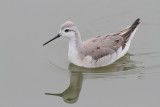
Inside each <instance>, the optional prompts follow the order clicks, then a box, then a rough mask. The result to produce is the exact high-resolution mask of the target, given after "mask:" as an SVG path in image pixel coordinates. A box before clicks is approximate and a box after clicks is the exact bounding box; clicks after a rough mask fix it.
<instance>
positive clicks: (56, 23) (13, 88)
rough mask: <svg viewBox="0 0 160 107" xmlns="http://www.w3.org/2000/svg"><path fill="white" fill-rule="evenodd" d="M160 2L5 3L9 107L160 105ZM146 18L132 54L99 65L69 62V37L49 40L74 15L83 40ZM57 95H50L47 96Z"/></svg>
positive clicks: (4, 105)
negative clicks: (89, 67) (113, 61)
mask: <svg viewBox="0 0 160 107" xmlns="http://www.w3.org/2000/svg"><path fill="white" fill-rule="evenodd" d="M159 4H160V2H159V1H158V0H148V1H146V0H141V1H138V0H132V1H127V0H122V1H115V0H102V1H96V0H79V1H75V0H68V1H65V0H45V1H42V0H14V1H13V0H12V1H11V0H5V1H4V0H2V1H0V13H1V14H0V23H1V24H0V29H1V31H0V38H1V39H0V49H1V51H0V52H1V54H0V64H1V67H0V84H1V85H0V95H1V96H0V101H1V102H0V106H1V107H64V106H65V107H70V106H73V107H82V106H84V107H85V106H87V107H97V106H101V107H107V106H108V107H159V106H160V102H159V99H160V92H159V90H160V84H159V83H160V46H159V45H160V42H159V40H160V30H159V29H160V21H159V19H160V14H159V12H160V8H159ZM136 18H141V20H142V22H141V25H140V26H139V29H138V30H137V32H136V34H135V37H134V38H133V40H132V43H131V47H130V49H129V52H128V53H127V54H126V55H125V56H124V57H123V58H121V59H120V60H118V61H116V62H115V63H113V64H112V65H109V66H107V67H102V68H96V69H87V68H83V67H78V66H75V65H73V64H71V63H69V62H68V59H67V49H68V40H66V39H65V38H59V39H57V40H55V41H54V42H52V43H50V44H48V45H47V46H45V47H43V46H42V44H43V43H44V42H46V41H47V40H49V39H51V38H52V37H53V36H55V35H56V34H57V33H58V32H59V28H60V25H61V24H63V23H64V22H65V21H67V20H71V21H73V22H75V23H76V25H77V27H78V29H79V30H80V33H81V35H82V39H83V40H86V39H88V38H91V37H94V36H98V35H104V34H109V33H114V32H118V31H120V30H122V29H123V28H126V27H127V26H129V25H131V24H132V23H133V21H134V20H135V19H136ZM46 94H50V95H46Z"/></svg>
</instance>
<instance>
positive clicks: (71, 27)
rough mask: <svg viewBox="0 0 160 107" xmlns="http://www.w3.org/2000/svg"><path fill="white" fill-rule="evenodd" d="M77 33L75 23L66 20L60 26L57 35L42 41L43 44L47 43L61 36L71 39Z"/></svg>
mask: <svg viewBox="0 0 160 107" xmlns="http://www.w3.org/2000/svg"><path fill="white" fill-rule="evenodd" d="M78 35H79V31H78V29H77V27H76V26H75V24H74V23H73V22H71V21H67V22H65V23H64V24H63V25H62V26H61V28H60V31H59V33H58V34H57V36H55V37H54V38H53V39H51V40H49V41H48V42H46V43H44V44H43V46H44V45H46V44H48V43H49V42H51V41H53V40H55V39H57V38H59V37H61V36H64V37H67V38H69V39H72V38H75V37H76V36H78Z"/></svg>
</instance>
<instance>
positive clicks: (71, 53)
mask: <svg viewBox="0 0 160 107" xmlns="http://www.w3.org/2000/svg"><path fill="white" fill-rule="evenodd" d="M82 52H83V43H82V40H81V36H80V34H79V32H77V34H76V35H75V37H73V38H71V39H70V40H69V49H68V57H69V60H70V61H71V62H72V63H79V61H80V58H81V54H82Z"/></svg>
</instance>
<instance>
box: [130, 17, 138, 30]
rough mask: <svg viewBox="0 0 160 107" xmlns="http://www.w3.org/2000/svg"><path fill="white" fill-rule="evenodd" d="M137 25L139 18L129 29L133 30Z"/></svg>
mask: <svg viewBox="0 0 160 107" xmlns="http://www.w3.org/2000/svg"><path fill="white" fill-rule="evenodd" d="M139 24H140V18H138V19H136V20H135V21H134V23H133V24H132V25H131V26H130V29H135V28H136V27H137V26H138V25H139Z"/></svg>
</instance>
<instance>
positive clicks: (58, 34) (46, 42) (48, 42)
mask: <svg viewBox="0 0 160 107" xmlns="http://www.w3.org/2000/svg"><path fill="white" fill-rule="evenodd" d="M60 36H61V35H60V34H58V35H57V36H55V37H54V38H52V39H51V40H49V41H47V42H46V43H44V44H43V46H44V45H46V44H48V43H49V42H51V41H53V40H55V39H57V38H59V37H60Z"/></svg>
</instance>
